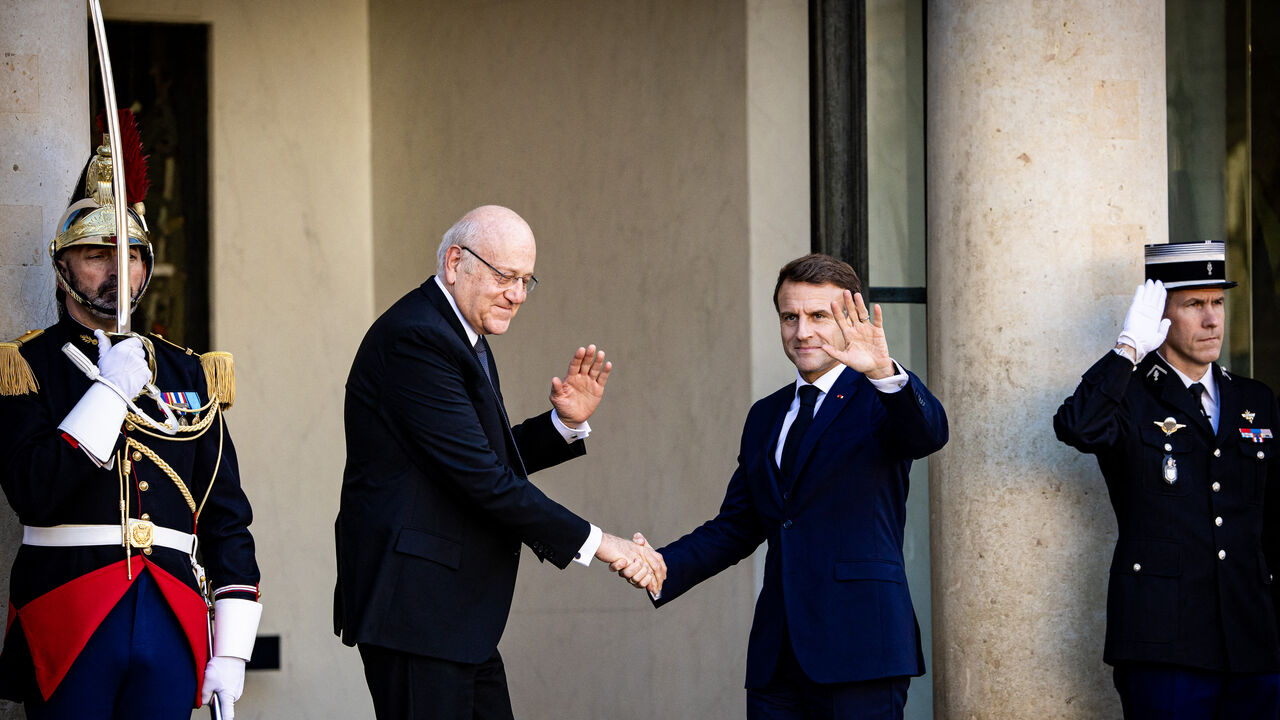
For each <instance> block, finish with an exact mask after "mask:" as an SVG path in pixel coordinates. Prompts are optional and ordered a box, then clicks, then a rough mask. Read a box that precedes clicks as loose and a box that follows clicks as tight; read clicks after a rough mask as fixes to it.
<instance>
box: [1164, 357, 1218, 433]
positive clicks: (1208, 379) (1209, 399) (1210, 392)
mask: <svg viewBox="0 0 1280 720" xmlns="http://www.w3.org/2000/svg"><path fill="white" fill-rule="evenodd" d="M1160 359H1161V360H1164V362H1165V364H1166V365H1168V366H1169V367H1170V368H1171V369H1172V370H1173V372H1174V373H1175V374H1176V375H1177V376H1178V379H1179V380H1181V381H1182V384H1183V386H1184V387H1186V388H1187V392H1188V393H1190V392H1191V385H1192V383H1200V384H1201V385H1203V386H1204V392H1203V393H1201V394H1200V404H1201V405H1203V406H1204V413H1205V415H1208V416H1209V424H1210V425H1212V426H1213V432H1214V433H1217V432H1218V405H1219V403H1218V383H1217V381H1216V380H1215V379H1214V377H1213V366H1212V365H1210V366H1209V369H1208V370H1206V371H1205V372H1204V377H1202V378H1200V379H1199V380H1193V379H1191V377H1190V376H1188V375H1187V374H1186V373H1184V372H1182V371H1181V370H1179V369H1178V368H1176V367H1173V363H1170V362H1169V361H1168V360H1167V359H1165V356H1164V355H1161V356H1160Z"/></svg>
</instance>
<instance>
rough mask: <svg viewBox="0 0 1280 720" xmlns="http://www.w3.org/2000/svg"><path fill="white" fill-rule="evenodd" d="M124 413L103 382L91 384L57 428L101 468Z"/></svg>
mask: <svg viewBox="0 0 1280 720" xmlns="http://www.w3.org/2000/svg"><path fill="white" fill-rule="evenodd" d="M127 412H128V408H127V407H126V406H125V404H124V400H121V399H120V396H119V395H117V394H115V392H114V391H113V390H112V389H111V388H109V387H107V386H106V385H103V384H102V383H94V384H92V385H90V386H89V389H88V390H87V391H85V394H84V396H83V397H81V398H80V402H78V403H76V406H75V407H73V408H71V412H69V413H67V416H66V417H65V418H63V420H62V424H60V425H58V429H59V430H61V431H62V432H64V433H66V434H68V435H70V436H71V437H73V438H75V440H76V442H77V443H79V444H80V449H81V450H84V452H85V454H86V455H88V456H89V457H90V458H91V459H92V460H93V461H94V462H95V463H97V464H98V466H99V467H101V466H103V465H104V464H105V463H106V462H107V461H108V460H109V459H111V458H112V454H113V451H114V450H115V447H116V440H117V438H119V437H120V426H121V424H123V423H124V417H125V414H126V413H127Z"/></svg>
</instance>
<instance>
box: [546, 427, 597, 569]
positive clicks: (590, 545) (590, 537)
mask: <svg viewBox="0 0 1280 720" xmlns="http://www.w3.org/2000/svg"><path fill="white" fill-rule="evenodd" d="M552 417H555V415H552ZM603 539H604V533H603V532H601V530H600V528H598V527H596V526H595V525H592V526H591V532H590V533H588V534H587V541H586V542H584V543H582V547H580V548H578V554H577V555H575V556H574V557H573V561H574V562H576V563H578V564H579V565H581V566H582V567H587V566H589V565H591V560H592V558H594V557H595V556H596V550H599V549H600V541H601V540H603Z"/></svg>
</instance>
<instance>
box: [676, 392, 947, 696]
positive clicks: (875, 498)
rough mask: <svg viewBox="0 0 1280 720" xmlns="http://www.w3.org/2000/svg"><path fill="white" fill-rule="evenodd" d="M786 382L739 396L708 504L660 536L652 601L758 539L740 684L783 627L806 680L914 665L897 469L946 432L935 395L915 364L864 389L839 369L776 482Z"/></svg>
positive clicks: (763, 670) (770, 651) (750, 681)
mask: <svg viewBox="0 0 1280 720" xmlns="http://www.w3.org/2000/svg"><path fill="white" fill-rule="evenodd" d="M794 397H795V384H794V383H792V384H789V385H787V386H786V387H784V388H782V389H780V390H778V391H777V392H775V393H773V394H772V395H770V396H768V397H766V398H764V399H763V400H760V401H759V402H757V403H756V404H755V405H754V406H752V408H751V411H750V412H749V413H748V414H747V421H746V425H745V426H744V427H743V430H742V445H741V449H740V451H739V454H738V469H737V471H736V472H735V473H734V474H733V477H732V478H731V479H730V480H729V488H728V491H727V492H726V493H725V499H724V503H723V504H722V505H721V506H720V513H719V514H718V515H717V516H716V517H715V518H714V519H712V520H710V521H708V522H706V523H704V524H703V525H702V526H700V527H699V528H697V529H696V530H694V531H693V532H691V533H689V534H688V535H685V536H684V537H682V538H680V539H679V540H676V541H675V542H673V543H671V544H670V545H668V546H666V547H664V548H662V549H661V551H660V552H661V553H662V554H663V556H664V558H665V559H666V562H667V568H668V575H667V580H666V582H665V583H664V584H663V586H662V596H661V599H660V600H659V601H658V602H657V604H658V605H663V604H665V603H668V602H671V601H672V600H674V599H676V598H677V597H679V596H680V595H682V594H683V593H684V592H685V591H686V590H688V589H689V588H691V587H693V586H694V585H696V584H698V583H700V582H702V581H703V580H705V579H707V578H709V577H711V576H712V575H715V574H716V573H718V572H720V571H721V570H723V569H725V568H726V567H729V566H730V565H733V564H735V563H737V562H738V561H739V560H741V559H742V558H744V557H746V556H748V555H750V554H751V553H752V552H753V551H754V550H755V549H756V548H757V547H758V546H759V545H760V543H761V542H764V541H765V540H768V541H769V551H768V554H767V556H766V558H765V576H764V588H763V590H762V591H761V593H760V597H759V599H758V600H757V601H756V610H755V619H754V621H753V623H752V626H751V638H750V641H749V645H748V648H747V687H749V688H755V687H761V686H763V685H765V684H766V683H768V681H769V679H770V678H771V677H772V676H773V671H774V666H775V664H776V661H777V658H778V652H779V650H780V649H781V643H782V637H783V635H782V634H783V633H784V632H789V633H790V639H791V645H792V647H793V648H794V650H795V655H796V659H797V660H798V661H799V662H800V665H801V667H802V668H804V671H805V673H806V674H807V675H808V676H809V677H810V678H811V679H812V680H814V681H816V682H820V683H834V682H850V681H857V680H871V679H876V678H884V677H895V676H915V675H921V674H923V673H924V655H923V653H922V652H921V650H920V629H919V626H918V625H917V623H916V619H915V612H914V610H913V609H912V606H911V595H910V593H909V592H908V590H907V577H906V573H905V570H904V566H903V558H902V536H903V526H904V524H905V521H906V500H907V490H908V480H907V473H908V471H909V470H910V468H911V461H912V459H914V458H921V457H924V456H925V455H928V454H929V453H931V452H934V451H935V450H937V449H939V448H941V447H942V446H943V445H944V444H945V443H946V441H947V418H946V413H945V412H944V411H943V409H942V405H941V404H940V403H939V402H938V401H937V399H936V398H934V397H933V395H931V394H930V393H929V391H928V389H927V388H925V386H924V384H923V383H922V382H920V379H919V378H917V377H916V376H915V375H910V376H909V381H908V382H907V385H906V386H905V387H903V388H902V389H901V390H899V391H898V392H896V393H892V394H884V393H880V392H878V391H877V390H876V389H875V388H874V386H872V385H871V382H870V381H869V380H867V378H866V377H865V376H864V375H862V374H861V373H858V372H855V371H853V370H850V369H848V368H846V369H845V370H844V371H843V372H841V373H840V377H839V378H837V380H836V383H835V385H833V386H832V388H831V391H830V392H829V393H827V395H826V398H825V399H824V400H823V403H822V407H821V408H819V409H818V414H817V415H816V416H815V417H814V420H813V425H811V426H810V428H809V431H808V432H807V433H806V434H805V437H804V442H803V443H802V444H801V446H800V450H799V454H798V455H797V457H796V461H795V470H794V471H793V473H794V475H795V477H794V479H793V480H792V482H791V485H790V487H791V490H790V491H789V492H787V493H785V494H784V493H783V491H782V489H781V488H782V487H783V485H782V482H781V480H782V479H781V478H780V477H779V474H780V473H779V471H778V467H777V465H776V464H775V463H774V460H773V458H774V452H775V450H776V449H777V442H778V433H779V432H780V430H781V426H782V420H783V417H784V416H785V415H786V412H787V408H788V406H789V405H790V403H791V401H792V399H793V398H794Z"/></svg>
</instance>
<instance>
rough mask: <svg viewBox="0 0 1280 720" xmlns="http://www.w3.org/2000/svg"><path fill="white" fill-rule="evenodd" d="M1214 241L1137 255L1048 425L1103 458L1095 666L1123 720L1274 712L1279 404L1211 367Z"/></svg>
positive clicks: (1215, 337)
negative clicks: (1113, 312)
mask: <svg viewBox="0 0 1280 720" xmlns="http://www.w3.org/2000/svg"><path fill="white" fill-rule="evenodd" d="M1225 255H1226V252H1225V247H1224V244H1223V243H1221V242H1208V243H1177V244H1159V245H1148V246H1147V247H1146V267H1147V281H1146V283H1145V284H1143V285H1140V286H1138V289H1137V292H1136V293H1134V298H1133V304H1132V305H1131V306H1130V308H1129V312H1128V314H1127V316H1126V317H1125V321H1124V329H1123V331H1122V332H1121V334H1120V338H1119V341H1118V342H1117V343H1116V346H1115V348H1114V349H1113V350H1108V351H1107V352H1106V353H1105V354H1104V355H1103V356H1102V358H1101V359H1100V360H1098V362H1096V363H1094V365H1093V367H1091V368H1089V370H1088V371H1087V372H1085V374H1084V377H1083V378H1082V380H1081V381H1080V385H1079V386H1078V387H1077V388H1076V391H1075V393H1074V394H1073V395H1072V396H1071V397H1069V398H1067V399H1066V401H1065V402H1063V403H1062V407H1060V408H1058V413H1057V415H1055V416H1054V418H1053V428H1054V430H1055V431H1056V432H1057V434H1058V439H1059V440H1062V441H1063V442H1065V443H1066V444H1068V445H1070V446H1071V447H1074V448H1076V449H1077V450H1080V451H1081V452H1087V453H1090V454H1093V455H1095V456H1097V458H1098V466H1099V467H1100V468H1101V469H1102V476H1103V478H1104V479H1105V480H1106V482H1107V492H1108V494H1109V495H1110V497H1111V506H1112V509H1113V510H1114V511H1115V514H1116V525H1117V526H1118V527H1119V531H1120V532H1119V537H1118V538H1117V540H1116V549H1115V555H1114V557H1113V559H1112V562H1111V577H1110V583H1109V586H1108V590H1107V637H1106V647H1105V651H1104V654H1103V659H1104V660H1106V662H1107V663H1109V664H1110V665H1112V666H1113V667H1114V668H1115V671H1114V681H1115V686H1116V690H1117V691H1119V693H1120V701H1121V705H1122V706H1123V708H1124V716H1125V718H1126V720H1147V719H1152V720H1154V719H1156V718H1160V719H1161V720H1211V719H1212V720H1226V719H1227V718H1232V719H1234V718H1267V720H1274V718H1275V717H1276V714H1277V711H1278V709H1280V674H1277V673H1280V637H1278V636H1277V631H1276V617H1275V604H1274V600H1273V594H1274V592H1275V587H1276V584H1275V581H1274V578H1273V577H1272V568H1274V567H1276V563H1277V562H1278V561H1280V557H1278V555H1280V553H1277V542H1276V540H1277V532H1280V523H1277V518H1276V515H1275V513H1276V509H1277V505H1276V502H1277V501H1280V486H1277V483H1278V482H1280V462H1277V454H1276V446H1275V438H1274V432H1275V430H1276V429H1277V423H1280V411H1277V409H1276V399H1275V395H1273V394H1272V392H1271V390H1270V389H1268V388H1267V387H1266V386H1265V385H1263V384H1262V383H1260V382H1257V381H1255V380H1251V379H1249V378H1247V377H1244V376H1242V375H1237V374H1235V373H1229V372H1227V371H1226V370H1225V369H1223V368H1222V366H1220V365H1218V362H1217V360H1218V355H1219V354H1220V353H1221V351H1222V338H1223V334H1224V332H1223V331H1224V325H1225V322H1226V315H1225V312H1224V310H1225V303H1226V296H1225V293H1224V290H1226V289H1227V288H1230V287H1233V286H1234V285H1235V283H1233V282H1230V281H1228V280H1227V279H1226V273H1225V270H1224V265H1225V259H1226V258H1225Z"/></svg>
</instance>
